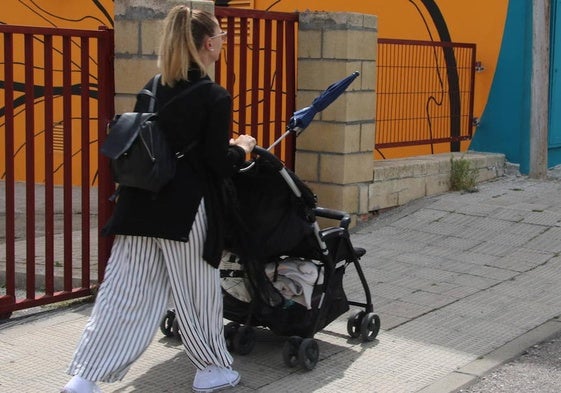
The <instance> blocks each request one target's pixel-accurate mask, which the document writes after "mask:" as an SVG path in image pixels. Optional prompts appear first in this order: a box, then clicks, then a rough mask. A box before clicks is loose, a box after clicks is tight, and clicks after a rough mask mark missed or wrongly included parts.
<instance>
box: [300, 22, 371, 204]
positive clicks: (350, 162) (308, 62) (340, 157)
mask: <svg viewBox="0 0 561 393" xmlns="http://www.w3.org/2000/svg"><path fill="white" fill-rule="evenodd" d="M377 26H378V21H377V17H376V16H374V15H364V14H356V13H331V12H302V13H300V18H299V30H298V95H297V98H296V107H297V108H298V109H300V108H303V107H306V106H309V105H310V104H311V102H312V100H313V99H314V98H315V97H317V96H318V95H319V94H320V93H321V92H322V91H323V90H325V89H326V88H327V87H328V86H329V85H330V84H331V83H333V82H336V81H338V80H340V79H343V78H345V77H346V76H348V75H350V74H352V73H353V72H354V71H358V72H360V76H359V77H358V78H357V79H355V80H354V81H353V83H352V84H351V85H350V86H349V88H348V89H347V91H346V92H345V93H343V94H342V95H341V97H339V98H338V99H337V100H336V101H335V102H334V103H332V104H331V105H330V106H329V107H328V108H326V109H325V110H324V111H323V112H321V113H319V114H318V115H316V118H315V120H314V121H313V122H312V123H311V125H310V126H309V127H308V128H307V129H306V130H305V131H304V132H303V133H302V134H301V135H300V136H299V137H298V139H297V141H296V148H297V150H296V168H295V170H296V173H297V174H298V176H299V177H300V178H301V179H302V180H304V181H306V182H307V183H308V184H309V185H310V186H311V187H312V189H313V190H314V192H315V193H316V194H317V195H318V200H319V203H320V205H322V206H325V207H329V208H333V209H339V210H344V211H347V212H349V213H352V214H355V215H356V214H357V213H359V212H361V211H362V210H363V209H366V208H367V205H368V204H367V199H368V196H367V191H368V185H369V184H371V183H372V180H373V165H374V161H373V157H374V155H373V151H374V113H375V106H376V94H375V89H376V54H377V53H376V52H377V51H376V48H377V39H378V32H377Z"/></svg>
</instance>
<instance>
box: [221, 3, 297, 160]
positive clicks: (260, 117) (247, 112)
mask: <svg viewBox="0 0 561 393" xmlns="http://www.w3.org/2000/svg"><path fill="white" fill-rule="evenodd" d="M215 14H216V17H217V18H218V19H219V21H220V24H221V26H222V28H223V29H224V30H226V31H227V33H228V41H227V43H226V45H225V51H224V53H223V54H222V57H221V60H220V62H219V63H218V64H217V67H216V76H215V79H216V81H217V82H218V83H220V84H221V85H222V86H224V87H226V88H227V89H228V91H229V92H230V93H231V94H232V96H233V98H234V116H233V130H232V131H233V133H234V134H236V133H249V134H251V135H253V136H255V137H256V139H257V143H258V144H259V145H261V146H263V147H269V146H270V145H271V144H272V143H273V142H274V141H275V140H276V139H277V138H279V137H280V136H281V135H282V134H283V133H284V132H285V128H286V125H287V124H288V120H289V119H290V117H291V116H292V114H293V113H294V110H295V106H296V103H295V97H296V30H297V22H298V14H296V13H284V12H266V11H256V10H246V9H239V8H229V7H216V10H215ZM294 144H295V141H294V138H293V136H290V137H287V138H286V139H285V140H284V141H283V142H282V143H280V144H279V145H277V147H275V149H274V153H275V155H276V156H277V157H279V158H281V160H283V161H284V163H285V165H286V166H287V167H289V168H293V167H294V153H295V146H294Z"/></svg>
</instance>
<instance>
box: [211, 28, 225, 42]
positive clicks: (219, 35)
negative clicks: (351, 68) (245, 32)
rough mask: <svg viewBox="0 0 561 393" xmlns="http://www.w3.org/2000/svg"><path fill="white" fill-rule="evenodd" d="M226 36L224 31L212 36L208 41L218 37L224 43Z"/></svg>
mask: <svg viewBox="0 0 561 393" xmlns="http://www.w3.org/2000/svg"><path fill="white" fill-rule="evenodd" d="M227 34H228V32H227V31H225V30H224V31H221V32H220V33H218V34H216V35H213V36H212V37H210V39H211V40H212V39H213V38H218V37H220V38H222V41H225V40H226V38H227Z"/></svg>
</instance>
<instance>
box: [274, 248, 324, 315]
mask: <svg viewBox="0 0 561 393" xmlns="http://www.w3.org/2000/svg"><path fill="white" fill-rule="evenodd" d="M265 274H266V275H267V278H268V279H269V280H270V281H271V282H272V283H273V286H274V287H275V288H276V289H277V290H278V291H279V292H280V293H281V295H283V297H284V298H285V299H287V300H292V301H295V302H296V303H299V304H301V305H303V306H305V307H306V308H307V309H308V310H311V308H312V294H313V292H314V286H315V285H321V284H323V270H322V269H321V267H320V266H318V265H316V264H315V263H313V262H311V261H306V260H302V259H299V258H287V259H284V260H282V261H281V262H279V263H277V262H270V263H268V264H267V265H265Z"/></svg>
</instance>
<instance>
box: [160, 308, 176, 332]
mask: <svg viewBox="0 0 561 393" xmlns="http://www.w3.org/2000/svg"><path fill="white" fill-rule="evenodd" d="M173 321H175V311H174V310H168V311H167V312H166V315H164V317H163V318H162V322H160V330H161V332H162V333H163V334H164V336H166V337H173V332H172V331H171V329H172V324H173Z"/></svg>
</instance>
